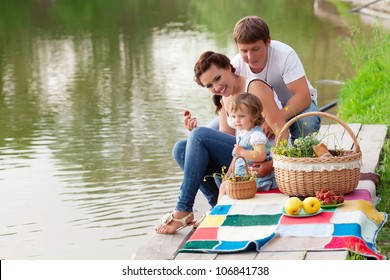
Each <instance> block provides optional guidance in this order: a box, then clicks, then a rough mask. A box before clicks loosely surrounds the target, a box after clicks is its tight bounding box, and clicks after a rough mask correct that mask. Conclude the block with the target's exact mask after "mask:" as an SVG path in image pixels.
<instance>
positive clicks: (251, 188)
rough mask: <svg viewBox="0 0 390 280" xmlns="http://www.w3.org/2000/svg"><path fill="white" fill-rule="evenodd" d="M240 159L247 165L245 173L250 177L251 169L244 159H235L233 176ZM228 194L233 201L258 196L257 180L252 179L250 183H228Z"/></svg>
mask: <svg viewBox="0 0 390 280" xmlns="http://www.w3.org/2000/svg"><path fill="white" fill-rule="evenodd" d="M238 158H241V159H243V160H244V163H245V172H246V174H248V175H249V167H248V164H247V162H246V160H245V158H243V157H235V158H234V159H233V162H232V174H234V165H235V162H236V160H237V159H238ZM226 182H227V184H226V194H227V195H228V196H229V197H230V198H233V199H248V198H252V197H254V196H255V195H256V192H257V186H256V180H255V179H252V180H249V181H231V180H227V181H226Z"/></svg>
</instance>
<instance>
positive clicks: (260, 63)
mask: <svg viewBox="0 0 390 280" xmlns="http://www.w3.org/2000/svg"><path fill="white" fill-rule="evenodd" d="M269 44H270V41H268V42H267V43H264V41H262V40H259V41H257V42H255V43H253V44H237V48H238V50H239V52H240V55H241V57H242V59H243V60H244V61H245V62H246V63H248V64H249V67H250V68H251V70H252V71H253V72H254V73H260V72H261V71H263V69H264V67H265V65H266V64H267V58H268V46H269Z"/></svg>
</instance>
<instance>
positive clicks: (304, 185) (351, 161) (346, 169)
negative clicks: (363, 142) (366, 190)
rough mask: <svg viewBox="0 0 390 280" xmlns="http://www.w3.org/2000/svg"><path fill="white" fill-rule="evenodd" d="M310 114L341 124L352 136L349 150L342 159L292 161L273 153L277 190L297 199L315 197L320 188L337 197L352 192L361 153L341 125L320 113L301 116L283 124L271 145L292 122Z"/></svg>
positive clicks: (340, 157)
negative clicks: (351, 144)
mask: <svg viewBox="0 0 390 280" xmlns="http://www.w3.org/2000/svg"><path fill="white" fill-rule="evenodd" d="M314 115H318V116H321V117H326V118H330V119H332V120H334V121H336V122H338V123H339V124H340V125H342V126H343V127H344V128H345V129H346V130H347V132H348V133H349V135H350V136H351V137H352V140H353V143H354V146H353V147H354V148H353V151H349V152H347V153H346V155H344V156H339V157H319V158H293V157H286V156H282V155H277V154H273V161H274V172H275V179H276V183H277V185H278V188H279V190H280V191H281V192H282V193H285V194H288V195H290V196H298V197H307V196H315V193H316V191H320V190H321V189H322V188H327V189H328V190H331V191H334V192H335V193H336V194H339V195H340V194H346V193H349V192H351V191H353V190H355V189H356V187H357V185H358V183H359V178H360V168H361V158H362V153H361V151H360V146H359V144H358V142H357V140H356V137H355V134H354V133H353V132H352V130H351V129H350V128H349V126H348V125H347V124H346V123H345V122H343V121H341V120H340V119H338V118H337V117H335V116H333V115H331V114H328V113H324V112H309V113H303V114H301V115H298V116H296V117H294V118H293V119H291V120H290V121H288V122H287V123H286V124H285V126H284V127H283V128H282V130H281V133H280V134H279V136H278V138H277V139H276V142H275V145H276V146H277V145H278V144H279V140H280V137H281V135H282V134H283V133H284V132H285V131H286V130H287V129H288V128H289V127H290V126H291V125H292V124H293V123H294V122H296V121H297V120H299V119H301V118H304V117H308V116H314ZM330 152H332V150H330Z"/></svg>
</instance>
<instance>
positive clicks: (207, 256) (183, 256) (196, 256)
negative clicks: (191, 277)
mask: <svg viewBox="0 0 390 280" xmlns="http://www.w3.org/2000/svg"><path fill="white" fill-rule="evenodd" d="M216 257H217V254H214V253H179V254H177V256H176V257H175V260H215V258H216Z"/></svg>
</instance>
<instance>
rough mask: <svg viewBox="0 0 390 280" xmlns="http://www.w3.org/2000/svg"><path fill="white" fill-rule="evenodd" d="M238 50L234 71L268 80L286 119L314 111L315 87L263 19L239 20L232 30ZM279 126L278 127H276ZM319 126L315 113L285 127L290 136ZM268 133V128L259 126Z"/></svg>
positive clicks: (295, 58)
mask: <svg viewBox="0 0 390 280" xmlns="http://www.w3.org/2000/svg"><path fill="white" fill-rule="evenodd" d="M233 37H234V41H235V43H236V46H237V48H238V50H239V53H238V54H237V55H236V56H235V57H234V58H233V59H232V60H231V63H232V65H233V66H234V67H235V68H236V70H237V74H239V75H243V76H247V77H249V76H256V77H258V78H259V79H262V80H264V81H266V82H268V83H269V84H270V85H271V86H272V87H273V89H274V90H275V92H276V94H277V95H278V97H279V100H280V101H281V103H282V105H283V109H282V114H283V115H284V117H285V119H286V121H288V120H289V119H291V118H292V117H294V116H296V115H299V114H301V113H304V112H313V111H318V108H317V91H316V90H315V89H314V88H313V86H312V85H311V84H310V82H309V81H308V79H307V77H306V74H305V70H304V68H303V65H302V62H301V61H300V59H299V57H298V55H297V54H296V52H295V51H294V50H293V49H292V48H291V47H290V46H288V45H286V44H284V43H282V42H279V41H275V40H271V36H270V32H269V28H268V25H267V23H266V22H265V21H264V20H263V19H261V18H260V17H257V16H247V17H245V18H243V19H241V20H239V21H238V22H237V23H236V25H235V27H234V32H233ZM280 129H281V128H280ZM319 129H320V118H319V117H318V116H311V117H306V118H303V119H300V120H298V121H297V122H295V123H294V124H292V125H291V126H290V128H289V130H290V135H291V140H292V141H294V140H295V139H297V138H299V137H301V136H306V135H308V134H310V133H313V132H315V131H318V130H319ZM263 130H264V132H265V133H266V134H267V135H268V136H269V135H270V134H269V133H270V130H269V128H268V127H266V126H263Z"/></svg>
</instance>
